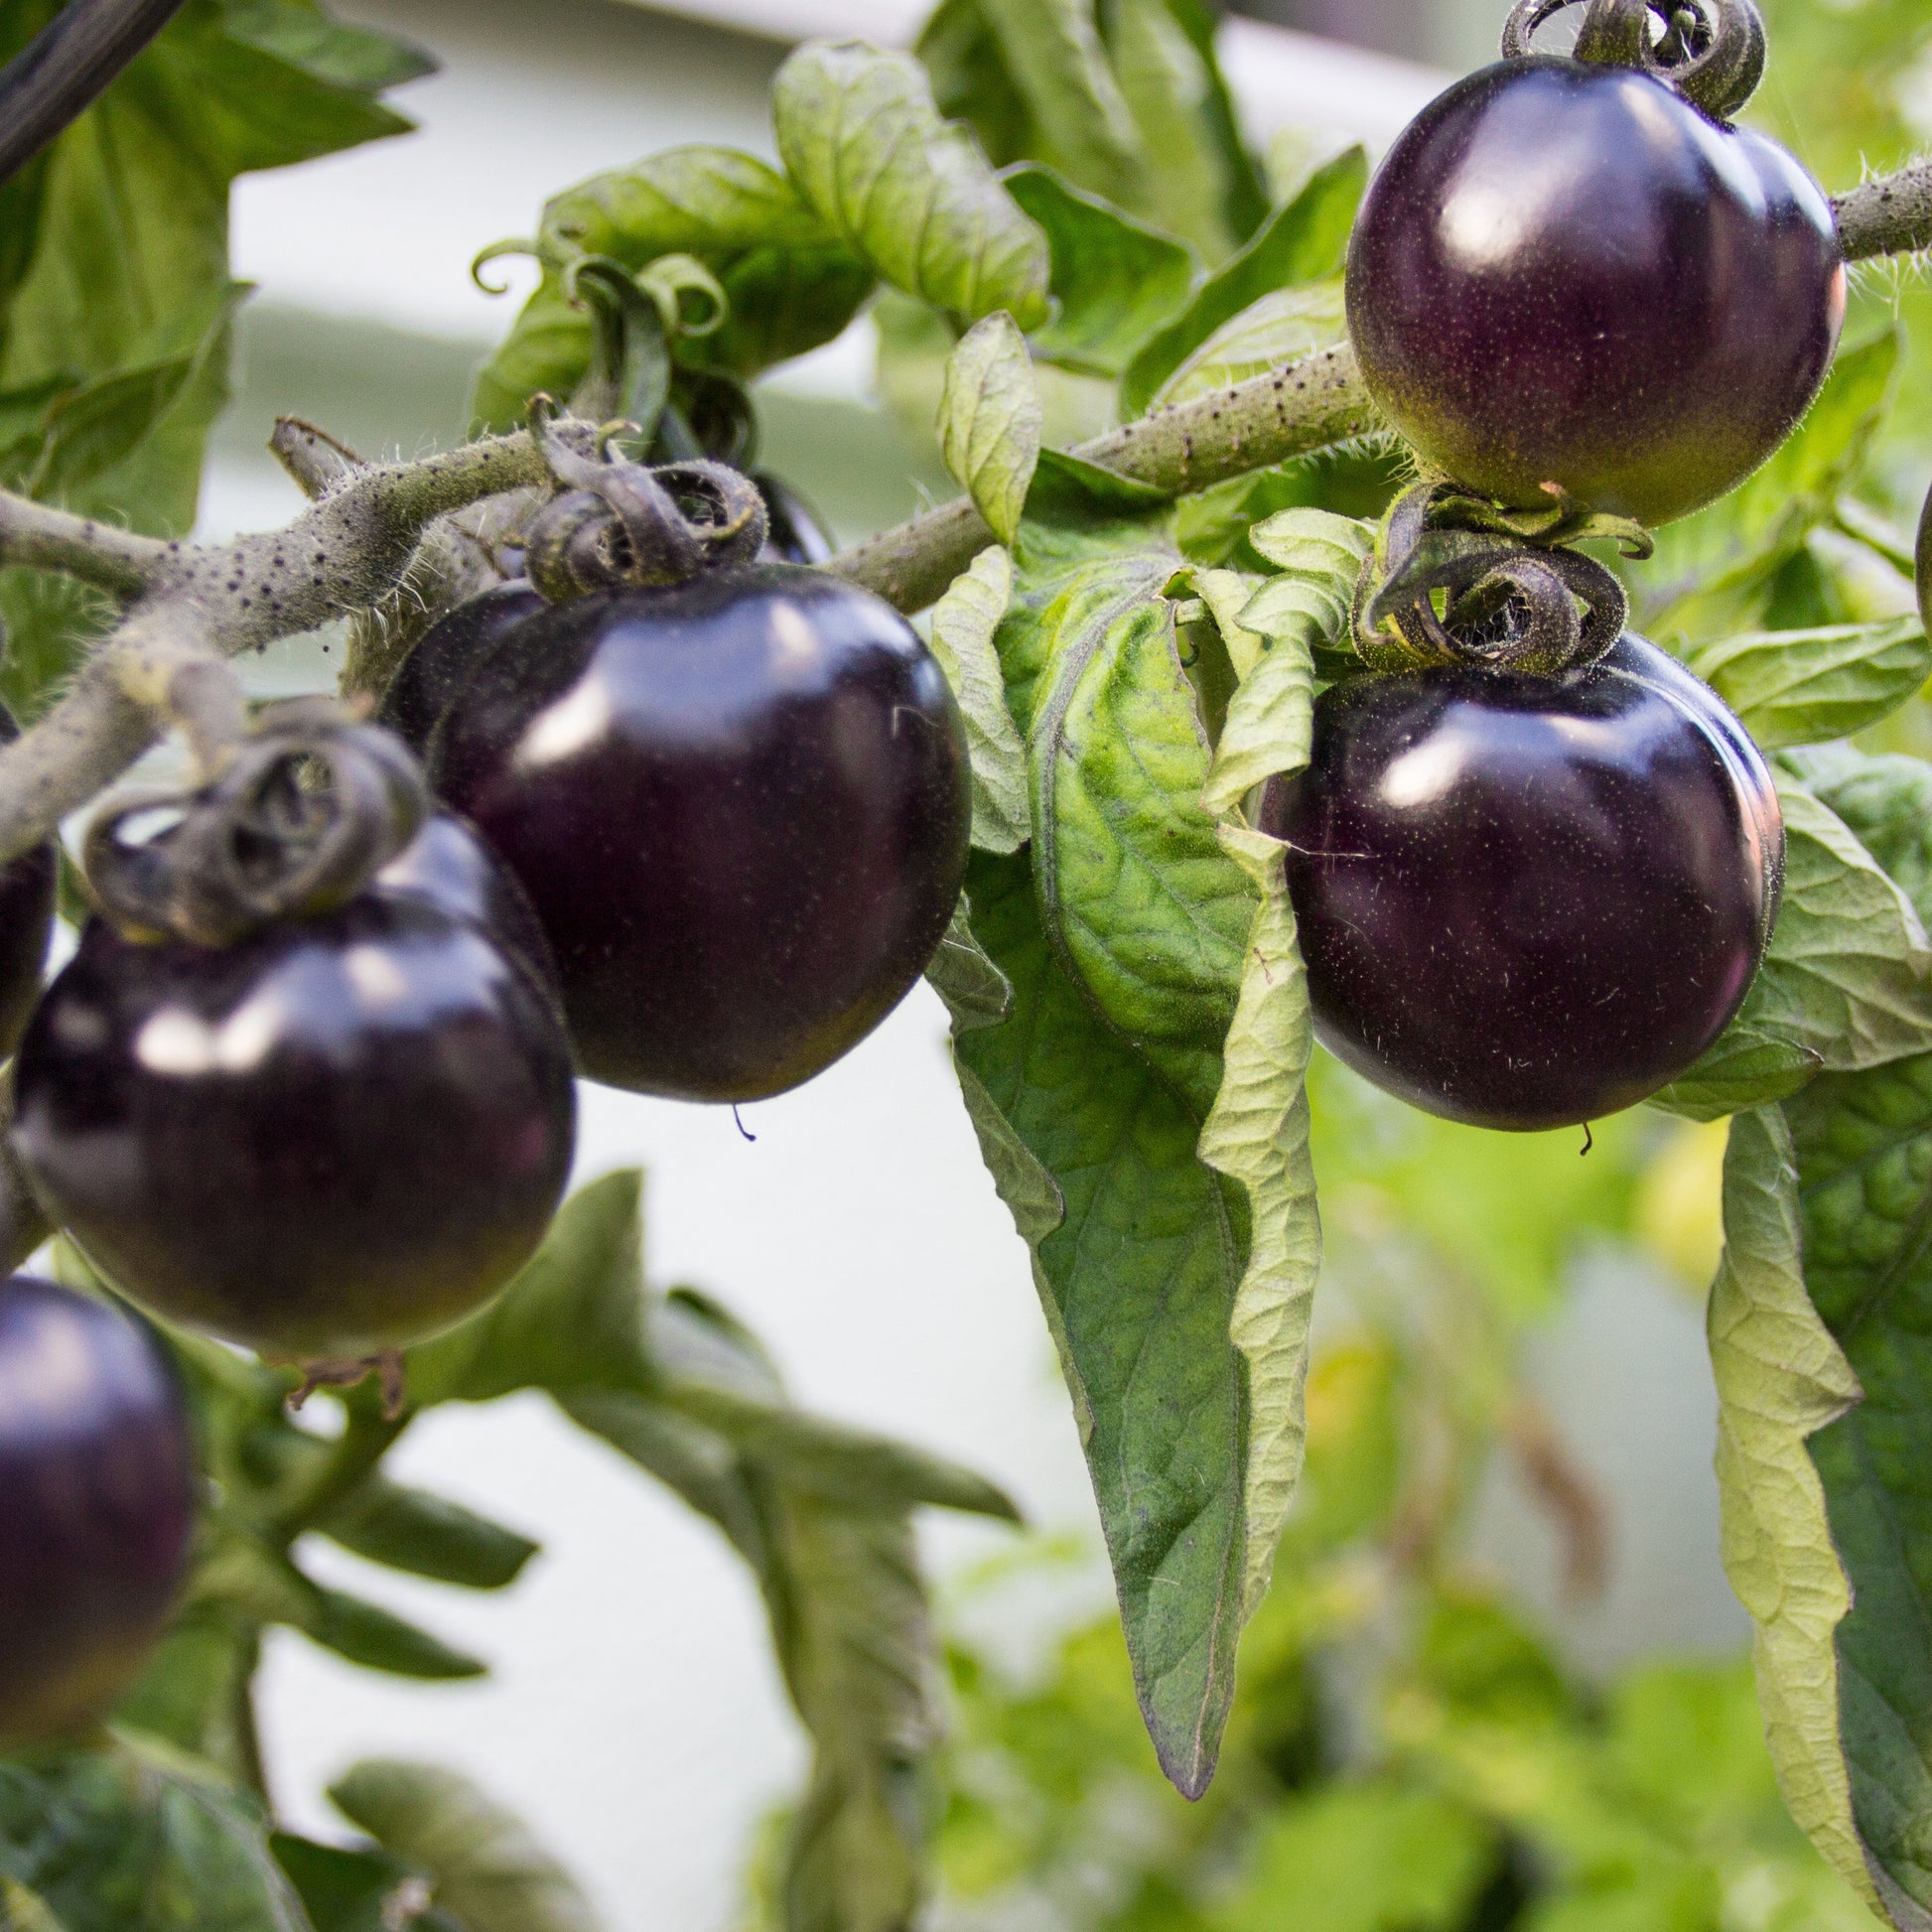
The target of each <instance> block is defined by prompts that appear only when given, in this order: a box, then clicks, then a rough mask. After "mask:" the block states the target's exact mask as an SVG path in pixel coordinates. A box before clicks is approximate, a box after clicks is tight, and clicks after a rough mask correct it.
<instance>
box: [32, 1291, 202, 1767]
mask: <svg viewBox="0 0 1932 1932" xmlns="http://www.w3.org/2000/svg"><path fill="white" fill-rule="evenodd" d="M198 1482H199V1477H198V1475H197V1473H196V1466H195V1452H194V1446H193V1442H192V1440H191V1432H190V1427H189V1420H188V1412H187V1408H186V1404H185V1401H184V1398H183V1394H182V1389H181V1384H180V1381H179V1379H178V1378H177V1376H176V1374H175V1370H174V1366H173V1364H172V1363H171V1362H170V1361H169V1359H168V1356H167V1354H166V1352H165V1350H164V1349H163V1348H162V1346H161V1344H160V1343H159V1341H157V1340H156V1338H155V1336H154V1335H153V1334H152V1333H151V1332H150V1331H149V1330H148V1329H146V1328H145V1327H143V1326H141V1325H140V1324H139V1323H138V1322H136V1321H134V1320H133V1319H131V1318H130V1317H129V1316H128V1315H126V1314H123V1313H122V1312H121V1311H119V1310H118V1309H115V1308H112V1307H110V1306H109V1305H108V1304H106V1303H105V1302H98V1301H95V1300H94V1299H93V1298H92V1297H90V1296H85V1295H78V1294H75V1293H74V1292H73V1291H72V1290H71V1289H66V1288H59V1287H57V1286H56V1285H55V1284H54V1283H52V1282H47V1281H40V1280H37V1279H35V1278H34V1277H32V1276H26V1275H15V1276H12V1277H10V1278H8V1279H7V1280H4V1281H0V1750H8V1749H12V1748H16V1747H18V1746H19V1745H21V1744H24V1743H32V1742H37V1741H42V1740H46V1739H49V1738H53V1737H57V1736H59V1735H61V1734H63V1733H65V1732H68V1731H71V1730H74V1729H76V1728H77V1727H79V1726H81V1725H85V1724H86V1723H87V1722H89V1721H90V1720H92V1719H94V1718H96V1717H98V1716H99V1715H100V1714H101V1712H102V1711H104V1710H105V1709H106V1708H107V1706H108V1705H110V1704H111V1703H112V1702H113V1701H114V1699H115V1697H116V1696H117V1695H118V1694H119V1693H120V1692H121V1691H122V1690H123V1689H124V1688H125V1687H126V1685H127V1684H128V1682H129V1681H130V1680H131V1679H132V1678H133V1676H134V1675H135V1673H136V1672H137V1671H138V1670H139V1669H140V1667H141V1664H142V1662H143V1660H144V1659H145V1658H146V1656H147V1654H148V1651H149V1649H150V1648H151V1647H152V1645H153V1643H154V1641H155V1639H156V1638H157V1637H158V1636H159V1635H160V1634H161V1630H162V1628H163V1626H164V1625H165V1624H166V1622H167V1620H168V1616H169V1612H170V1610H171V1609H172V1607H173V1605H174V1601H175V1596H176V1592H177V1590H178V1588H179V1587H180V1584H181V1580H182V1576H183V1573H184V1571H185V1570H186V1568H187V1564H188V1551H189V1544H190V1542H191V1541H192V1539H193V1535H194V1529H195V1504H196V1493H197V1487H198Z"/></svg>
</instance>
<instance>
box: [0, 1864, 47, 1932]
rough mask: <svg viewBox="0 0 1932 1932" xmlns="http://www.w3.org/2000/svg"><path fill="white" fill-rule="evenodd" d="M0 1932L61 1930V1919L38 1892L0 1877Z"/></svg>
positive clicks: (12, 1880) (10, 1879)
mask: <svg viewBox="0 0 1932 1932" xmlns="http://www.w3.org/2000/svg"><path fill="white" fill-rule="evenodd" d="M0 1932H61V1921H60V1920H59V1919H57V1918H56V1917H55V1916H54V1911H53V1908H52V1907H51V1906H50V1905H49V1904H48V1902H47V1900H46V1899H44V1898H43V1897H41V1895H40V1894H39V1893H38V1892H32V1891H29V1890H28V1889H27V1887H26V1886H25V1885H23V1884H19V1883H17V1882H16V1881H15V1880H14V1879H12V1878H7V1877H0Z"/></svg>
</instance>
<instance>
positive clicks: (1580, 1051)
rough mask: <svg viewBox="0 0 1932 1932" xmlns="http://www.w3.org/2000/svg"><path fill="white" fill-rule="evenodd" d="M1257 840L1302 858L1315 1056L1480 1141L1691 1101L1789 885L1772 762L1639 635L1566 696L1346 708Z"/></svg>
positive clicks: (1352, 698) (1466, 673) (1299, 910)
mask: <svg viewBox="0 0 1932 1932" xmlns="http://www.w3.org/2000/svg"><path fill="white" fill-rule="evenodd" d="M1261 824H1262V826H1263V829H1265V830H1266V831H1269V832H1271V833H1273V834H1274V835H1275V836H1276V837H1278V838H1281V839H1285V840H1286V841H1287V842H1288V844H1289V847H1290V851H1289V857H1288V879H1289V887H1290V892H1291V896H1292V897H1293V899H1294V903H1295V912H1296V919H1297V922H1298V924H1299V927H1300V931H1301V942H1302V951H1303V956H1304V958H1305V959H1306V961H1307V964H1308V972H1309V994H1310V1000H1311V1005H1312V1007H1313V1012H1314V1024H1315V1033H1316V1035H1317V1037H1318V1038H1319V1039H1320V1040H1321V1042H1322V1044H1323V1045H1325V1046H1327V1047H1328V1048H1329V1049H1330V1050H1331V1051H1332V1052H1334V1053H1335V1054H1337V1055H1338V1056H1339V1057H1340V1058H1342V1059H1344V1060H1346V1061H1347V1062H1348V1064H1349V1065H1350V1066H1352V1067H1354V1068H1355V1069H1356V1071H1357V1072H1359V1073H1362V1074H1364V1075H1366V1077H1367V1078H1369V1079H1370V1080H1373V1081H1374V1082H1375V1083H1376V1084H1377V1085H1378V1086H1381V1087H1384V1088H1386V1089H1387V1090H1388V1091H1389V1092H1391V1093H1394V1094H1398V1095H1400V1096H1401V1098H1403V1099H1404V1100H1408V1101H1410V1102H1412V1103H1413V1104H1414V1105H1416V1106H1418V1107H1422V1108H1424V1109H1426V1110H1427V1111H1429V1112H1430V1113H1435V1114H1444V1115H1447V1116H1449V1118H1450V1119H1452V1120H1462V1121H1469V1122H1473V1123H1474V1124H1475V1125H1477V1126H1481V1127H1501V1128H1519V1129H1529V1128H1546V1127H1561V1126H1566V1125H1570V1124H1573V1123H1576V1122H1581V1121H1587V1120H1591V1119H1597V1118H1600V1117H1602V1116H1603V1115H1605V1114H1609V1113H1613V1112H1615V1111H1616V1110H1617V1109H1619V1108H1622V1107H1627V1106H1630V1105H1632V1104H1633V1103H1634V1102H1636V1101H1638V1100H1641V1099H1643V1098H1644V1096H1645V1095H1647V1094H1649V1093H1652V1092H1654V1091H1655V1090H1656V1089H1657V1088H1658V1087H1660V1086H1663V1085H1665V1084H1666V1083H1667V1082H1669V1081H1670V1080H1672V1079H1674V1078H1676V1076H1677V1075H1679V1074H1680V1073H1682V1072H1683V1071H1684V1070H1685V1069H1686V1068H1687V1067H1689V1066H1690V1065H1691V1063H1692V1062H1693V1061H1694V1060H1695V1059H1696V1058H1697V1057H1698V1055H1699V1054H1700V1053H1702V1052H1703V1051H1704V1049H1705V1048H1706V1047H1707V1046H1709V1045H1710V1044H1711V1042H1712V1041H1713V1040H1715V1039H1716V1038H1717V1036H1718V1035H1719V1034H1720V1033H1722V1032H1723V1031H1724V1028H1725V1024H1726V1023H1727V1022H1728V1021H1729V1019H1730V1018H1731V1016H1732V1015H1733V1014H1734V1013H1735V1012H1736V1011H1737V1008H1738V1006H1739V1004H1740V1003H1741V1002H1742V1000H1743V998H1744V995H1745V993H1746V992H1747V991H1748V990H1749V987H1750V983H1751V978H1752V976H1753V974H1754V973H1755V972H1756V970H1757V966H1758V963H1759V961H1760V959H1761V958H1762V955H1763V950H1764V946H1765V944H1766V942H1767V941H1768V939H1769V936H1770V930H1771V925H1772V922H1773V921H1774V919H1775V918H1776V915H1777V904H1778V895H1779V891H1780V887H1781V884H1782V879H1783V859H1784V830H1783V821H1782V819H1781V818H1780V816H1779V812H1778V804H1777V794H1776V792H1775V791H1774V790H1773V788H1772V784H1771V777H1770V773H1769V771H1768V770H1767V769H1766V767H1765V764H1764V760H1763V759H1762V758H1761V756H1760V755H1759V754H1758V752H1757V750H1756V748H1755V747H1754V746H1753V745H1752V744H1751V742H1750V739H1749V737H1748V736H1747V735H1746V733H1745V732H1744V730H1743V728H1742V727H1741V726H1740V725H1739V724H1738V723H1737V721H1736V719H1735V718H1733V717H1732V716H1731V714H1730V713H1729V712H1728V711H1727V710H1726V709H1725V706H1724V704H1723V702H1722V701H1721V700H1720V699H1719V698H1718V697H1717V695H1716V694H1715V693H1714V692H1712V691H1711V690H1710V689H1709V688H1708V687H1706V686H1705V685H1703V684H1701V683H1699V681H1698V680H1697V679H1696V678H1694V677H1693V676H1692V675H1691V674H1690V673H1689V672H1688V671H1686V670H1685V669H1684V668H1683V667H1682V666H1681V665H1680V664H1678V663H1677V662H1676V661H1675V659H1673V658H1671V657H1669V656H1667V655H1666V654H1665V653H1664V652H1663V651H1660V650H1658V649H1657V648H1656V646H1655V645H1653V644H1650V643H1647V642H1645V641H1644V640H1643V639H1642V638H1641V637H1637V636H1634V635H1632V634H1630V633H1627V632H1626V633H1625V634H1624V636H1623V637H1621V638H1620V639H1619V640H1618V641H1617V643H1616V644H1615V645H1613V646H1612V647H1611V649H1610V650H1609V652H1608V653H1607V654H1606V655H1605V656H1604V657H1602V658H1600V659H1599V660H1598V661H1597V662H1596V663H1594V664H1592V665H1590V666H1588V667H1587V668H1586V669H1584V670H1580V671H1571V672H1567V673H1565V674H1564V675H1563V676H1561V677H1554V678H1548V677H1535V676H1530V675H1527V674H1524V673H1521V672H1515V671H1505V670H1490V669H1479V668H1475V667H1460V666H1458V667H1454V668H1446V669H1431V670H1419V671H1411V672H1406V673H1402V674H1399V675H1396V676H1391V677H1372V676H1369V677H1357V678H1351V679H1349V680H1347V681H1346V682H1344V683H1341V684H1337V685H1334V686H1331V687H1330V688H1329V689H1328V690H1326V691H1324V692H1323V693H1322V694H1321V696H1320V697H1319V698H1318V699H1317V700H1316V701H1315V707H1314V741H1313V754H1312V758H1311V762H1310V764H1309V766H1308V768H1307V770H1305V771H1303V772H1300V773H1298V774H1296V775H1295V776H1293V777H1290V778H1275V779H1271V780H1270V782H1269V785H1268V789H1267V791H1266V792H1265V793H1264V795H1263V800H1262V809H1261Z"/></svg>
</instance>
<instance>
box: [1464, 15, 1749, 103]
mask: <svg viewBox="0 0 1932 1932" xmlns="http://www.w3.org/2000/svg"><path fill="white" fill-rule="evenodd" d="M1577 4H1582V5H1584V6H1585V7H1586V9H1587V11H1586V12H1585V15H1584V24H1583V26H1582V28H1581V29H1580V30H1579V32H1578V35H1577V46H1576V50H1575V51H1576V58H1577V59H1578V60H1580V61H1590V62H1594V63H1597V64H1599V65H1601V66H1605V67H1622V68H1635V69H1637V70H1638V71H1639V72H1641V73H1647V74H1649V75H1651V76H1652V77H1653V78H1654V79H1657V80H1661V81H1663V82H1664V83H1665V84H1666V85H1668V86H1671V87H1675V88H1676V89H1677V91H1678V92H1679V93H1681V94H1682V95H1683V96H1684V97H1685V99H1686V100H1688V101H1691V102H1692V103H1693V104H1694V105H1696V106H1698V107H1701V108H1702V109H1703V110H1704V111H1705V113H1707V114H1709V115H1710V116H1711V117H1712V119H1713V120H1718V121H1728V120H1730V119H1731V118H1732V116H1734V115H1735V114H1736V113H1737V112H1738V110H1739V109H1740V108H1742V106H1743V105H1744V103H1745V102H1746V101H1747V100H1749V99H1750V97H1751V95H1752V93H1754V92H1755V91H1756V88H1757V83H1758V82H1759V81H1760V80H1762V79H1763V77H1764V56H1765V43H1764V20H1763V17H1762V16H1761V15H1760V14H1759V12H1758V10H1757V8H1756V6H1755V5H1754V4H1753V0H1517V4H1516V6H1515V7H1514V8H1513V9H1512V10H1511V12H1510V15H1509V18H1508V20H1507V21H1506V22H1505V23H1504V25H1503V38H1502V51H1503V59H1504V60H1506V61H1520V60H1524V59H1527V58H1528V57H1529V55H1530V54H1531V53H1533V52H1534V49H1533V48H1532V46H1531V41H1532V40H1533V39H1534V37H1535V34H1536V30H1537V29H1538V28H1539V27H1541V26H1542V25H1543V23H1544V22H1545V21H1547V20H1549V19H1551V18H1553V17H1554V16H1555V15H1557V14H1559V13H1561V12H1562V11H1563V9H1564V8H1565V7H1568V6H1572V5H1577Z"/></svg>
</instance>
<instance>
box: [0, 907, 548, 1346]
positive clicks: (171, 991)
mask: <svg viewBox="0 0 1932 1932" xmlns="http://www.w3.org/2000/svg"><path fill="white" fill-rule="evenodd" d="M16 1082H17V1091H18V1113H17V1119H16V1124H15V1129H14V1139H15V1146H16V1147H17V1149H18V1150H19V1152H20V1154H21V1156H22V1158H23V1160H24V1162H25V1164H26V1167H27V1170H28V1173H29V1174H30V1176H31V1177H32V1180H33V1182H34V1185H35V1188H36V1190H37V1191H38V1193H39V1194H40V1195H41V1197H42V1200H43V1202H44V1203H45V1205H46V1206H47V1208H48V1210H49V1212H50V1213H51V1214H52V1215H53V1217H54V1218H55V1219H56V1220H57V1221H59V1222H60V1224H61V1225H62V1226H63V1227H65V1228H67V1229H68V1230H69V1232H70V1233H71V1234H72V1235H73V1236H74V1238H75V1239H76V1240H77V1241H78V1242H79V1243H80V1245H81V1247H82V1248H84V1249H85V1250H86V1252H87V1253H88V1254H89V1255H90V1256H91V1257H92V1258H93V1260H94V1261H95V1262H96V1263H98V1264H99V1266H100V1267H101V1268H102V1270H103V1271H104V1272H105V1273H106V1274H107V1276H108V1277H109V1279H110V1280H112V1281H113V1282H114V1283H115V1284H116V1286H118V1287H119V1288H121V1289H122V1290H123V1291H124V1292H125V1293H127V1294H128V1295H129V1296H130V1297H131V1298H132V1299H134V1300H135V1301H138V1302H140V1303H141V1304H143V1305H144V1306H145V1307H147V1308H150V1309H152V1310H153V1311H155V1312H156V1313H157V1314H160V1315H163V1316H165V1317H167V1318H169V1319H171V1320H175V1321H181V1322H185V1323H188V1324H189V1325H191V1326H194V1327H198V1328H202V1329H205V1330H207V1332H208V1333H211V1334H215V1335H219V1336H221V1337H222V1338H223V1339H225V1340H228V1341H235V1342H242V1343H245V1344H246V1345H247V1346H249V1347H251V1348H255V1349H258V1350H260V1351H261V1352H262V1353H263V1354H265V1355H268V1356H271V1357H274V1358H276V1359H280V1360H296V1361H307V1360H313V1359H317V1358H334V1357H348V1358H356V1357H361V1356H366V1355H370V1354H373V1353H375V1352H377V1351H378V1350H380V1349H384V1348H393V1347H400V1346H402V1345H404V1344H406V1343H408V1342H411V1341H414V1340H418V1339H420V1338H421V1337H423V1336H424V1335H427V1334H432V1333H435V1332H437V1331H438V1330H440V1329H443V1328H447V1327H449V1326H451V1325H452V1324H453V1323H455V1322H456V1321H458V1320H460V1319H461V1318H462V1317H463V1316H465V1315H466V1314H469V1313H471V1312H472V1311H474V1310H476V1309H477V1308H479V1307H480V1306H482V1304H483V1302H485V1301H487V1300H488V1299H489V1297H490V1296H492V1295H493V1294H495V1292H496V1291H497V1290H498V1289H499V1288H501V1287H502V1286H503V1284H504V1283H505V1282H507V1281H508V1279H509V1278H510V1276H511V1275H512V1274H514V1273H515V1271H516V1270H517V1269H518V1268H519V1267H520V1266H521V1265H522V1264H523V1263H524V1262H525V1261H526V1260H528V1258H529V1257H530V1255H531V1254H532V1253H533V1252H534V1251H535V1249H536V1246H537V1244H538V1242H539V1241H540V1240H541V1239H542V1237H543V1233H544V1230H545V1228H546V1227H547V1226H548V1225H549V1220H550V1216H551V1213H552V1211H553V1210H554V1208H555V1206H556V1204H557V1200H558V1198H559V1196H560V1195H561V1193H562V1191H563V1185H564V1180H565V1177H566V1175H567V1173H568V1172H569V1167H570V1157H571V1149H572V1138H573V1129H574V1122H575V1106H574V1094H573V1090H572V1086H571V1064H570V1053H569V1046H568V1042H567V1041H566V1039H565V1037H564V1034H563V1028H562V1024H561V1021H560V1018H559V1016H558V1014H557V1013H556V1011H555V1009H554V1007H553V1006H552V1004H551V1002H550V1000H549V998H548V997H547V996H546V994H545V993H544V992H543V991H542V990H541V989H540V988H539V986H538V985H537V984H536V983H535V982H534V981H532V979H531V978H530V976H529V975H528V974H527V973H526V972H525V971H524V970H523V969H522V968H521V967H519V966H517V965H515V964H514V963H512V961H511V960H510V958H509V957H508V956H507V954H506V953H505V952H504V951H503V950H502V949H501V948H499V947H498V946H497V945H496V944H495V943H494V942H493V941H492V940H491V939H490V937H489V936H488V935H487V934H486V933H485V932H484V931H483V929H482V928H480V927H478V926H475V925H473V924H471V923H469V922H468V921H465V920H459V919H454V918H452V917H450V916H449V914H447V913H446V912H444V911H442V910H440V909H439V908H438V907H437V906H435V905H434V904H431V903H428V902H426V901H424V900H422V899H420V898H417V897H413V896H408V895H403V894H386V893H381V892H365V893H364V894H362V895H361V896H360V897H357V898H355V899H352V900H350V901H349V902H348V903H347V904H346V905H345V906H342V907H340V908H339V909H338V910H336V911H334V912H331V913H328V914H326V915H323V916H321V917H317V918H310V919H301V920H292V921H290V922H288V923H286V924H283V925H279V926H274V927H271V928H269V929H268V930H266V931H264V932H262V933H259V934H257V935H256V936H254V937H252V938H249V939H244V940H241V941H239V942H238V943H236V944H234V945H231V946H221V947H203V946H193V945H188V944H186V943H182V942H175V941H171V942H164V943H161V944H154V945H148V944H140V943H137V942H135V941H132V940H128V939H124V938H122V937H121V936H120V935H119V934H118V933H116V932H115V931H114V930H113V928H112V927H110V926H109V925H107V924H106V923H104V922H102V921H99V920H96V921H95V922H93V923H92V924H91V925H89V926H88V927H87V929H86V930H85V931H84V932H83V933H82V935H81V939H80V945H79V949H78V951H77V952H76V953H75V955H74V957H73V959H72V960H71V961H70V962H69V965H68V966H67V968H66V969H65V970H64V971H63V972H62V973H61V974H60V975H59V976H58V977H57V978H56V980H55V981H54V984H53V985H52V986H51V987H50V988H49V989H48V992H47V995H46V997H45V998H44V999H43V1000H42V1002H41V1005H40V1009H39V1011H38V1012H37V1013H36V1015H35V1017H34V1021H33V1024H32V1025H31V1026H30V1027H29V1028H28V1031H27V1036H26V1038H25V1039H24V1041H23V1042H22V1044H21V1049H20V1056H19V1060H18V1062H17V1070H16Z"/></svg>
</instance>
